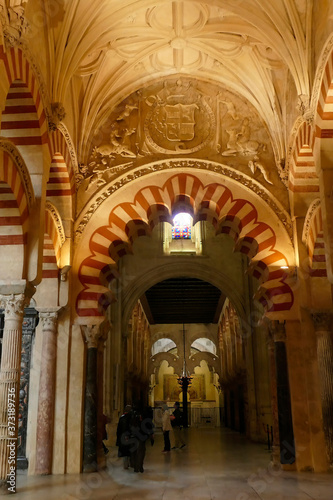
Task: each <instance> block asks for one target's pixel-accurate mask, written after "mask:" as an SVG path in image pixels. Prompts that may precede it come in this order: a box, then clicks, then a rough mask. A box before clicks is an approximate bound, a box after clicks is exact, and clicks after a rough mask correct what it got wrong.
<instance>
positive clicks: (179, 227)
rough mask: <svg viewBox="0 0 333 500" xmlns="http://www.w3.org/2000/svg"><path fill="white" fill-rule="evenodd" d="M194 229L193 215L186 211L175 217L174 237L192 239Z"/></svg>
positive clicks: (174, 238) (175, 238) (176, 238)
mask: <svg viewBox="0 0 333 500" xmlns="http://www.w3.org/2000/svg"><path fill="white" fill-rule="evenodd" d="M191 229H192V217H191V216H190V215H189V214H186V213H180V214H177V215H176V216H175V217H174V219H173V226H172V239H173V240H180V239H183V240H190V239H191Z"/></svg>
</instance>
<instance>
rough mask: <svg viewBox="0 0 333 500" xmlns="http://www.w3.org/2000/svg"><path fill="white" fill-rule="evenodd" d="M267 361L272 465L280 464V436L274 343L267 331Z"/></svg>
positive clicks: (269, 332)
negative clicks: (271, 422) (271, 430)
mask: <svg viewBox="0 0 333 500" xmlns="http://www.w3.org/2000/svg"><path fill="white" fill-rule="evenodd" d="M267 346H268V359H269V370H270V389H271V402H272V421H273V426H272V427H273V445H272V462H273V464H274V465H275V466H276V465H279V464H280V436H279V411H278V400H277V378H276V374H277V370H276V364H275V343H274V337H273V334H272V332H271V331H270V330H269V331H268V340H267Z"/></svg>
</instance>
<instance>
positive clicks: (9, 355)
mask: <svg viewBox="0 0 333 500" xmlns="http://www.w3.org/2000/svg"><path fill="white" fill-rule="evenodd" d="M25 302H26V296H25V295H24V294H18V295H2V296H0V304H1V308H4V309H5V325H4V331H3V341H2V357H1V369H0V491H1V492H2V493H5V492H6V493H9V490H8V488H13V489H12V490H10V491H11V492H15V491H16V460H17V435H18V425H17V423H18V405H19V386H20V368H21V347H22V322H23V313H24V305H25ZM9 474H10V475H9ZM7 479H8V480H9V479H10V481H9V482H7Z"/></svg>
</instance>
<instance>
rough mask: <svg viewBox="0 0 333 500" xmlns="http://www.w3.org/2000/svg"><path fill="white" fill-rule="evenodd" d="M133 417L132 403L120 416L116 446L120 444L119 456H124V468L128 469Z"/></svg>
mask: <svg viewBox="0 0 333 500" xmlns="http://www.w3.org/2000/svg"><path fill="white" fill-rule="evenodd" d="M131 419H132V407H131V406H130V405H126V406H125V410H124V413H123V414H122V415H121V417H120V418H119V422H118V426H117V442H116V446H118V457H123V465H124V469H128V467H129V457H130V455H131V452H130V447H131V442H130V438H131Z"/></svg>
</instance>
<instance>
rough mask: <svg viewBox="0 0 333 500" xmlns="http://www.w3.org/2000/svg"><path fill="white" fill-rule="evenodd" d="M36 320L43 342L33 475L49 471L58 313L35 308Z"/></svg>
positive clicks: (51, 450)
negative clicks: (37, 313)
mask: <svg viewBox="0 0 333 500" xmlns="http://www.w3.org/2000/svg"><path fill="white" fill-rule="evenodd" d="M39 317H40V320H41V323H42V335H43V343H42V356H41V365H40V379H39V395H38V414H37V443H36V469H35V472H36V474H40V475H46V474H51V472H52V452H53V423H54V400H55V377H56V359H57V326H58V312H57V311H50V310H48V311H44V310H43V311H41V310H40V309H39Z"/></svg>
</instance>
